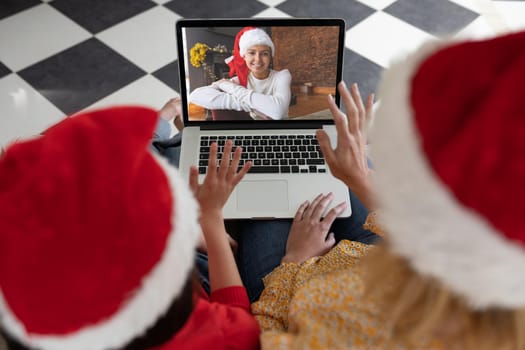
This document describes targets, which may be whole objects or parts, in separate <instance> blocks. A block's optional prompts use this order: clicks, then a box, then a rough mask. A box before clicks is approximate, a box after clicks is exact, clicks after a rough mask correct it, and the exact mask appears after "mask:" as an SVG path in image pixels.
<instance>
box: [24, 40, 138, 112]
mask: <svg viewBox="0 0 525 350" xmlns="http://www.w3.org/2000/svg"><path fill="white" fill-rule="evenodd" d="M18 74H19V75H20V76H21V77H22V78H23V79H24V80H26V81H27V82H28V83H29V84H30V85H32V86H33V87H34V88H35V89H36V90H38V91H39V92H40V93H41V94H42V95H43V96H45V97H46V98H47V99H48V100H49V101H51V102H52V103H53V104H55V105H56V106H57V107H58V108H60V109H61V110H62V111H63V112H64V113H65V114H68V115H69V114H72V113H75V112H77V111H79V110H81V109H83V108H85V107H87V106H89V105H91V104H93V103H94V102H96V101H98V100H99V99H101V98H102V97H105V96H107V95H109V94H111V93H113V92H115V91H116V90H118V89H120V88H122V87H124V86H126V85H127V84H129V83H131V82H133V81H135V80H136V79H138V78H140V77H141V76H144V75H145V72H144V71H142V70H141V69H140V68H138V67H137V66H135V65H134V64H133V63H131V62H129V61H128V60H127V59H125V58H124V57H122V56H121V55H120V54H118V53H116V52H115V51H113V50H111V49H110V48H109V47H107V46H106V45H104V44H103V43H101V42H100V41H98V40H97V39H96V38H92V39H89V40H86V41H84V42H82V43H80V44H78V45H76V46H73V47H71V48H69V49H67V50H65V51H63V52H61V53H59V54H57V55H55V56H52V57H50V58H48V59H45V60H43V61H41V62H38V63H36V64H34V65H32V66H30V67H28V68H26V69H24V70H22V71H20V72H18Z"/></svg>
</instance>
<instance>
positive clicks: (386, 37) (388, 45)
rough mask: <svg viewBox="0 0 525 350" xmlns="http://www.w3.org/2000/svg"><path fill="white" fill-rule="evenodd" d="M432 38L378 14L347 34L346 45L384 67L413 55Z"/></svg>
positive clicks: (385, 15) (414, 28)
mask: <svg viewBox="0 0 525 350" xmlns="http://www.w3.org/2000/svg"><path fill="white" fill-rule="evenodd" d="M432 38H434V37H433V36H432V35H430V34H428V33H426V32H424V31H422V30H420V29H418V28H416V27H414V26H412V25H410V24H408V23H406V22H403V21H401V20H399V19H397V18H395V17H393V16H390V15H389V14H387V13H384V12H377V13H375V14H373V15H372V16H370V17H368V18H367V19H365V20H364V21H362V22H361V23H359V24H357V25H356V26H355V27H353V28H351V29H350V30H349V31H347V32H346V41H345V43H346V46H347V47H348V48H349V49H351V50H353V51H355V52H357V53H358V54H360V55H362V56H364V57H366V58H368V59H369V60H371V61H373V62H375V63H377V64H379V65H380V66H382V67H388V65H389V64H390V63H391V61H392V59H395V58H397V57H398V56H400V55H403V54H405V53H407V52H411V51H413V50H414V49H416V48H417V47H418V46H419V45H421V44H422V43H423V42H424V41H426V40H429V39H432Z"/></svg>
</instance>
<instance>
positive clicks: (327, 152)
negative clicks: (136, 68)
mask: <svg viewBox="0 0 525 350" xmlns="http://www.w3.org/2000/svg"><path fill="white" fill-rule="evenodd" d="M316 136H317V141H318V142H319V147H321V152H322V153H323V157H324V159H326V161H327V162H328V164H332V162H333V161H334V158H335V155H334V150H333V149H332V145H331V144H330V138H329V137H328V134H327V133H326V131H324V130H317V132H316Z"/></svg>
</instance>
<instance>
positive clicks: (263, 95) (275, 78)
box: [189, 69, 292, 119]
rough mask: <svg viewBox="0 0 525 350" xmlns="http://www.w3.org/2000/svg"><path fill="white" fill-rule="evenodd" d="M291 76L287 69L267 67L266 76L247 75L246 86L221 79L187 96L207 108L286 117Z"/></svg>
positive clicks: (234, 80) (235, 80)
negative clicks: (270, 68) (278, 69)
mask: <svg viewBox="0 0 525 350" xmlns="http://www.w3.org/2000/svg"><path fill="white" fill-rule="evenodd" d="M291 81H292V76H291V74H290V72H289V71H288V69H283V70H281V71H276V70H270V74H269V75H268V78H266V79H257V78H255V77H254V76H253V75H252V73H250V74H249V75H248V83H247V87H244V86H241V85H239V80H238V79H237V77H234V78H233V79H231V80H227V79H223V80H219V81H216V82H215V83H213V84H211V85H209V86H203V87H200V88H197V89H195V90H193V91H192V93H191V94H190V97H189V100H190V102H192V103H195V104H197V105H199V106H202V107H204V108H207V109H232V110H236V111H246V112H251V111H254V112H259V113H262V114H265V115H267V116H269V117H270V118H272V119H286V118H287V117H288V106H289V105H290V99H291V90H290V84H291Z"/></svg>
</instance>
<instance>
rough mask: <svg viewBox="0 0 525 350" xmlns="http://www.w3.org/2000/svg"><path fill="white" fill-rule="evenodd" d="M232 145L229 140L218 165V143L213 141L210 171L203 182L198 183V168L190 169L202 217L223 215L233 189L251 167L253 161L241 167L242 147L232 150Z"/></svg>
mask: <svg viewBox="0 0 525 350" xmlns="http://www.w3.org/2000/svg"><path fill="white" fill-rule="evenodd" d="M232 147H233V143H232V141H231V140H227V141H226V144H225V146H224V152H223V154H222V159H221V161H220V164H219V166H217V149H218V146H217V143H213V144H212V145H211V146H210V156H209V159H208V171H207V173H206V177H205V178H204V181H203V183H202V184H199V183H198V176H199V172H198V170H197V168H196V167H195V166H192V167H191V169H190V187H191V189H192V191H193V194H194V195H195V198H196V199H197V201H198V202H199V204H200V208H201V216H202V217H205V216H206V215H208V214H220V215H222V208H223V206H224V204H226V201H227V200H228V198H229V197H230V194H231V193H232V191H233V189H234V188H235V186H237V184H238V183H239V182H240V181H241V180H242V178H243V177H244V175H245V174H246V173H247V172H248V170H249V169H250V167H251V162H246V163H245V164H244V166H243V167H242V168H240V169H239V162H240V159H241V153H242V149H241V148H240V147H237V148H236V149H235V151H234V152H232ZM232 155H233V156H232ZM201 220H202V219H201Z"/></svg>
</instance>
